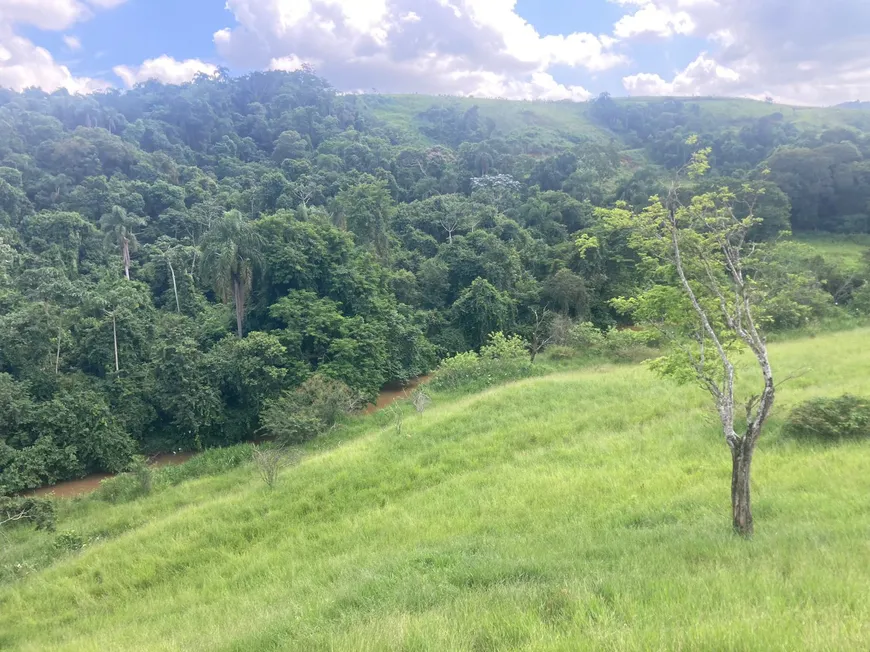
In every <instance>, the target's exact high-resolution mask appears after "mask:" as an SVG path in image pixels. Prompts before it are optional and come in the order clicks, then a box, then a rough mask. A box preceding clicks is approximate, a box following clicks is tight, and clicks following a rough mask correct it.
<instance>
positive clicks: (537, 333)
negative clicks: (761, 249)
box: [529, 307, 556, 362]
mask: <svg viewBox="0 0 870 652" xmlns="http://www.w3.org/2000/svg"><path fill="white" fill-rule="evenodd" d="M532 315H533V316H534V321H533V322H532V332H531V338H530V340H529V351H530V353H531V354H532V360H531V361H532V362H534V361H535V358H537V357H538V354H539V353H540V352H541V351H543V350H544V349H545V348H546V347H548V346H549V345H550V344H552V343H553V341H554V340H555V339H556V334H555V333H554V332H553V331H552V329H551V328H550V325H551V322H552V318H553V313H552V312H551V311H550V309H549V308H546V307H545V308H532Z"/></svg>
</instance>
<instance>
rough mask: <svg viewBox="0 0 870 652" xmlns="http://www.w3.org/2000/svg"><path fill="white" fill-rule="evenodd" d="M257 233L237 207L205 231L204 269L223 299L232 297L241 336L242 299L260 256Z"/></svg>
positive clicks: (244, 296)
mask: <svg viewBox="0 0 870 652" xmlns="http://www.w3.org/2000/svg"><path fill="white" fill-rule="evenodd" d="M260 244H261V239H260V236H259V235H257V233H256V231H254V228H253V227H252V226H251V223H250V222H246V221H245V219H244V218H243V217H242V214H241V213H239V211H237V210H233V211H230V212H228V213H225V214H224V216H223V217H222V218H220V219H218V220H217V221H216V222H215V223H214V224H213V225H212V227H211V228H210V229H209V230H208V232H207V233H206V234H205V238H204V239H203V242H202V248H203V253H204V260H203V270H204V272H205V274H206V277H207V278H208V279H210V280H211V282H212V286H213V287H214V291H215V292H217V294H218V295H219V296H220V297H221V300H222V301H224V302H229V300H230V298H232V301H233V305H234V306H235V309H236V327H237V331H238V336H239V337H243V335H244V332H243V325H244V319H245V302H246V301H247V298H248V294H249V293H250V291H251V285H252V283H253V280H254V265H255V264H256V263H257V262H258V261H259V259H260Z"/></svg>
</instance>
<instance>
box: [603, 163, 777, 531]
mask: <svg viewBox="0 0 870 652" xmlns="http://www.w3.org/2000/svg"><path fill="white" fill-rule="evenodd" d="M707 154H708V150H704V151H701V152H698V153H697V154H696V155H695V157H694V159H693V161H692V163H691V164H690V165H689V166H688V171H689V175H690V176H695V175H697V174H701V173H703V172H704V171H706V169H707V158H706V157H707ZM744 190H745V191H746V192H747V194H749V190H750V189H749V188H748V187H747V188H744ZM741 208H744V207H741ZM748 209H749V210H748V216H747V217H745V218H740V217H738V216H737V214H736V213H735V197H734V195H733V194H732V193H731V192H730V191H729V190H728V189H722V190H720V191H718V192H715V193H709V194H705V195H701V196H696V197H694V198H693V199H692V200H691V201H690V202H689V203H688V204H687V205H684V204H683V203H681V202H680V200H679V198H678V194H677V188H676V186H675V187H674V188H673V189H672V190H671V192H670V193H669V196H668V198H667V199H666V200H664V201H662V200H660V199H659V198H658V197H653V198H652V199H651V203H650V205H649V206H648V207H647V208H646V209H645V210H644V211H642V212H641V213H639V214H634V213H631V212H629V211H628V210H626V208H625V207H617V208H615V209H611V210H602V211H601V212H600V216H601V217H602V218H603V219H604V221H605V224H607V225H608V226H609V227H610V228H613V229H628V230H629V231H630V234H631V235H630V244H631V246H632V248H634V249H635V250H636V251H637V252H638V253H639V255H640V257H641V261H642V262H641V265H643V266H644V267H646V268H647V270H648V272H649V273H648V275H647V276H646V277H647V278H651V279H655V281H653V282H652V283H651V284H650V285H649V286H648V287H647V288H646V289H645V291H643V292H640V293H638V294H637V296H635V297H633V298H630V299H622V298H621V299H617V300H615V301H614V304H615V305H616V306H617V308H618V309H620V310H623V311H625V312H630V313H631V314H633V316H634V317H635V319H636V320H638V321H640V322H645V323H647V324H652V325H654V326H655V327H656V328H657V329H659V330H660V331H661V333H662V334H663V335H664V336H665V338H666V339H667V341H668V342H670V343H671V344H672V349H671V353H670V354H669V355H667V356H665V357H663V358H660V359H659V360H656V361H655V362H654V363H653V366H654V368H655V369H656V370H657V371H659V372H660V373H663V374H665V375H668V376H672V377H676V378H677V379H680V380H692V381H696V382H698V383H700V385H701V387H702V388H703V389H705V390H706V391H707V392H709V393H710V395H711V396H712V397H713V399H714V402H715V405H716V410H717V412H718V414H719V419H720V420H721V423H722V430H723V434H724V436H725V442H726V443H727V445H728V447H729V448H730V450H731V457H732V478H731V504H732V513H733V514H732V515H733V523H734V529H735V531H736V532H738V533H739V534H741V535H744V536H749V535H751V534H752V532H753V522H752V510H751V503H750V472H751V468H752V458H753V454H754V452H755V446H756V444H757V442H758V438H759V436H760V435H761V431H762V428H763V427H764V424H765V422H766V421H767V418H768V416H769V415H770V410H771V408H772V406H773V402H774V397H775V392H776V387H775V384H774V379H773V371H772V369H771V366H770V361H769V359H768V354H767V346H766V343H765V338H764V336H763V335H762V334H761V332H760V322H763V321H764V315H763V311H762V309H761V307H760V303H761V301H762V300H763V298H764V294H765V293H764V289H763V285H762V284H761V283H760V282H758V281H759V279H757V278H753V272H752V270H753V269H754V268H756V266H757V263H759V262H760V261H761V257H762V255H763V250H762V248H761V246H760V245H757V244H755V243H753V242H750V241H749V240H748V239H747V234H748V233H749V231H750V229H751V228H752V227H753V226H754V225H756V224H757V223H758V222H759V221H760V220H758V219H757V218H756V217H755V216H754V214H753V206H751V205H750V206H748ZM744 212H745V211H744ZM747 348H748V350H749V351H750V352H751V353H752V355H753V357H754V359H755V362H756V363H757V365H758V369H759V370H760V376H761V378H760V379H759V380H760V390H759V391H758V393H757V394H754V395H752V396H751V397H750V398H749V399H748V400H747V401H746V403H745V416H744V415H740V414H738V409H739V405H738V402H737V401H736V399H735V371H734V360H735V356H736V355H737V354H738V353H739V352H740V351H741V350H743V349H747Z"/></svg>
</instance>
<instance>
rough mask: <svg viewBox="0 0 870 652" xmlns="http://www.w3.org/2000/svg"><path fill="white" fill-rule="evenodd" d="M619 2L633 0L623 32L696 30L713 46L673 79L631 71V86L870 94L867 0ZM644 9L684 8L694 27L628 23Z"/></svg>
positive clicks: (821, 98) (823, 96) (780, 94)
mask: <svg viewBox="0 0 870 652" xmlns="http://www.w3.org/2000/svg"><path fill="white" fill-rule="evenodd" d="M620 4H624V5H634V6H632V7H629V8H628V13H627V15H626V17H624V18H623V19H622V20H621V21H620V23H622V25H623V27H622V30H621V35H622V36H623V38H632V37H635V36H640V35H642V34H646V35H653V36H659V37H675V36H677V35H680V34H692V35H693V36H695V37H702V38H706V39H707V40H708V41H709V42H710V46H711V48H710V50H709V54H706V55H703V57H699V59H698V60H696V61H694V62H692V63H691V64H689V66H688V67H687V68H686V69H684V70H682V71H678V72H676V73H675V74H674V77H673V79H672V80H670V81H665V80H664V79H662V78H661V77H660V76H658V75H653V74H649V73H646V74H644V73H640V74H635V75H630V76H628V77H625V78H624V80H623V83H624V85H625V87H626V88H627V89H628V90H629V91H631V92H652V91H654V90H656V89H658V90H659V91H660V92H664V93H667V92H676V91H677V89H679V90H680V93H681V94H716V95H720V94H730V95H744V96H750V97H761V96H764V95H766V94H769V95H771V96H773V97H774V98H775V99H777V100H778V101H782V102H788V103H794V104H835V103H839V102H844V101H848V100H854V99H862V98H868V97H870V47H868V46H870V2H867V0H826V2H819V1H818V0H622V1H621V2H620ZM644 11H647V12H648V14H649V15H653V14H655V15H675V14H680V13H681V12H682V13H684V14H686V16H687V17H688V21H687V22H686V23H685V25H686V26H688V25H689V24H691V25H692V28H691V30H688V31H680V30H678V29H669V28H667V27H665V28H661V26H662V24H663V23H656V22H655V21H652V20H650V21H648V22H647V23H646V25H647V28H646V29H643V30H641V29H640V27H638V25H639V23H637V22H631V20H629V22H628V23H627V25H628V26H629V27H632V26H635V29H629V28H628V27H626V23H624V22H622V21H624V20H626V19H627V18H630V19H634V18H636V17H637V16H638V15H639V14H641V13H642V12H644ZM620 23H617V26H619V25H620ZM656 26H658V28H655V27H656ZM615 29H616V28H615ZM687 29H688V28H687ZM617 32H619V30H617ZM617 35H619V33H617ZM722 71H730V72H731V73H734V74H733V75H732V74H724V75H723V74H722ZM735 75H736V77H735ZM668 89H672V90H668Z"/></svg>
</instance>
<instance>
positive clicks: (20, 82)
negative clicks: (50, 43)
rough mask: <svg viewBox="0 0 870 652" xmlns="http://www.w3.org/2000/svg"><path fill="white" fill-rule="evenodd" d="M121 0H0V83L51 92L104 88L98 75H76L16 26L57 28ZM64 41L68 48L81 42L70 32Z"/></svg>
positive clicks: (72, 91) (64, 26)
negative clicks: (85, 0)
mask: <svg viewBox="0 0 870 652" xmlns="http://www.w3.org/2000/svg"><path fill="white" fill-rule="evenodd" d="M124 1H125V0H88V2H79V1H78V0H0V86H2V87H6V88H12V89H13V90H23V89H25V88H29V87H32V86H36V87H38V88H41V89H43V90H45V91H48V92H52V91H55V90H57V89H59V88H66V89H67V90H69V91H70V92H71V93H90V92H93V91H96V90H101V89H104V88H107V87H108V86H109V84H108V83H107V82H105V81H102V80H99V79H91V78H89V77H76V76H74V75H73V74H72V73H71V72H70V70H69V68H67V67H66V66H64V65H62V64H60V63H58V62H57V61H55V60H54V57H53V56H52V55H51V53H50V52H49V51H48V50H46V49H45V48H41V47H38V46H36V45H35V44H34V43H33V42H32V41H30V40H29V39H27V38H25V37H23V36H21V34H20V33H19V31H17V30H18V28H19V27H20V26H30V27H35V28H37V29H42V30H51V31H61V30H65V29H68V28H69V27H71V26H72V25H74V24H75V23H77V22H80V21H83V20H88V19H89V18H91V17H92V16H93V15H94V11H96V10H98V9H105V8H109V7H113V6H116V5H119V4H121V3H123V2H124ZM64 42H65V43H66V46H67V47H68V48H69V49H70V50H77V49H79V48H80V47H81V43H80V42H79V41H78V39H76V38H75V37H72V36H65V37H64Z"/></svg>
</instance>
